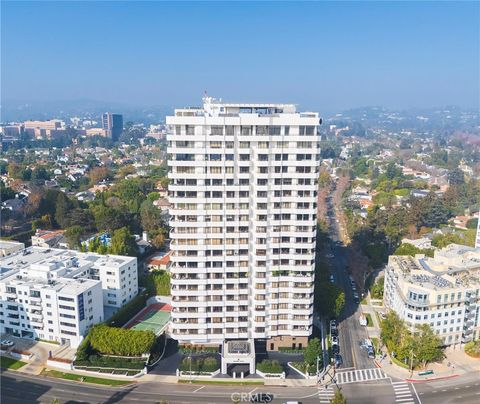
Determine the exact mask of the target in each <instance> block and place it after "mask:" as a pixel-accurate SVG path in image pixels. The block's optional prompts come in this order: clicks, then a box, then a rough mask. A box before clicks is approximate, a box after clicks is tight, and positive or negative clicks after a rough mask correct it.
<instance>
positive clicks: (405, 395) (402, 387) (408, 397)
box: [392, 382, 415, 404]
mask: <svg viewBox="0 0 480 404" xmlns="http://www.w3.org/2000/svg"><path fill="white" fill-rule="evenodd" d="M392 387H393V391H394V392H395V402H396V403H400V404H414V403H415V399H414V398H413V394H412V391H411V390H410V384H409V383H407V382H392Z"/></svg>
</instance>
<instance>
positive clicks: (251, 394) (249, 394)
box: [248, 387, 258, 396]
mask: <svg viewBox="0 0 480 404" xmlns="http://www.w3.org/2000/svg"><path fill="white" fill-rule="evenodd" d="M257 389H258V387H255V388H254V389H253V390H252V391H251V392H250V393H248V395H249V396H251V395H252V393H253V392H254V391H255V390H257Z"/></svg>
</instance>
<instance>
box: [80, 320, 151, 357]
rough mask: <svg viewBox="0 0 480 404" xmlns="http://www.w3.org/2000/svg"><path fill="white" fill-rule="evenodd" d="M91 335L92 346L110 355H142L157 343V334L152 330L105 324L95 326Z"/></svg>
mask: <svg viewBox="0 0 480 404" xmlns="http://www.w3.org/2000/svg"><path fill="white" fill-rule="evenodd" d="M89 336H90V344H91V346H92V348H93V349H95V350H96V351H98V352H100V353H102V354H108V355H121V356H138V355H142V354H144V353H148V352H150V350H151V348H152V346H153V344H154V343H155V334H154V333H153V332H152V331H135V330H127V329H124V328H114V327H108V326H106V325H104V324H101V325H96V326H94V327H93V328H92V329H91V331H90V334H89Z"/></svg>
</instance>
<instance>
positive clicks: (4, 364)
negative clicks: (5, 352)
mask: <svg viewBox="0 0 480 404" xmlns="http://www.w3.org/2000/svg"><path fill="white" fill-rule="evenodd" d="M26 364H27V363H26V362H22V361H18V360H16V359H12V358H7V357H6V356H0V368H2V369H11V370H17V369H20V368H21V367H22V366H25V365H26Z"/></svg>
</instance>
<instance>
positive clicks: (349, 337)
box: [327, 199, 375, 370]
mask: <svg viewBox="0 0 480 404" xmlns="http://www.w3.org/2000/svg"><path fill="white" fill-rule="evenodd" d="M327 204H328V210H329V213H330V216H329V218H330V219H329V235H330V240H331V241H330V245H329V247H328V249H327V251H329V252H330V253H331V254H333V258H331V259H330V263H331V268H332V272H333V276H334V279H335V283H336V284H337V285H339V286H340V287H341V288H342V289H343V290H344V291H345V309H344V311H343V313H342V314H341V316H340V318H339V319H338V320H339V322H340V324H339V342H340V354H341V355H342V358H343V368H356V369H368V368H374V367H375V365H374V363H373V360H372V359H369V358H368V356H367V352H366V350H364V349H362V348H361V347H360V343H361V341H362V340H364V339H365V338H367V333H366V330H365V328H364V327H362V326H360V323H359V317H360V312H359V305H357V304H356V303H355V302H354V300H353V291H352V288H351V284H350V279H349V277H348V272H347V251H346V247H345V245H344V244H343V242H342V239H341V237H340V227H339V223H337V221H336V219H337V216H336V213H337V212H336V209H335V207H334V206H332V202H331V199H328V200H327ZM340 370H341V369H340Z"/></svg>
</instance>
